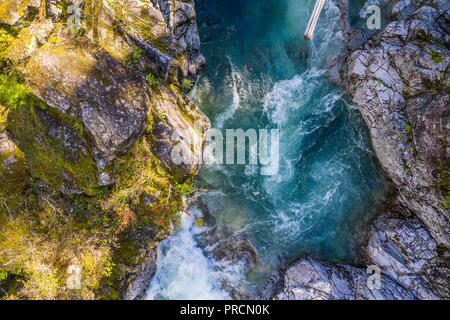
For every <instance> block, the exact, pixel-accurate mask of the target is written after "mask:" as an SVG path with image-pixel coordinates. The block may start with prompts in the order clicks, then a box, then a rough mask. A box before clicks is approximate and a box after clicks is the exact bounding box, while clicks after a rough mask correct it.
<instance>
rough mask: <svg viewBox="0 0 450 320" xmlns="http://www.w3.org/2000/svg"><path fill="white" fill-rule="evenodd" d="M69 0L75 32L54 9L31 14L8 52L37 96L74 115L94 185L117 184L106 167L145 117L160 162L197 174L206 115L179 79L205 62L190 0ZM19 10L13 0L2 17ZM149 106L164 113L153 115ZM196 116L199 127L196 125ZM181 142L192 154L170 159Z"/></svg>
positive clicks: (135, 136) (191, 76)
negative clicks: (49, 14) (76, 15)
mask: <svg viewBox="0 0 450 320" xmlns="http://www.w3.org/2000/svg"><path fill="white" fill-rule="evenodd" d="M18 2H20V1H18ZM38 3H39V1H38ZM69 4H70V5H71V6H78V7H79V8H80V10H81V9H82V10H83V11H82V12H83V14H84V16H83V18H84V19H83V20H82V23H80V29H81V31H78V30H75V31H74V29H72V30H71V29H69V28H66V27H62V26H61V23H60V22H62V21H54V20H55V19H52V18H49V19H47V20H46V21H44V22H38V21H33V22H32V23H31V25H29V26H28V27H26V28H24V29H22V31H21V32H20V33H19V34H18V36H17V39H16V40H15V41H14V42H13V43H12V45H11V46H10V47H9V49H8V57H9V58H10V59H11V60H12V61H13V63H14V64H15V65H17V68H18V69H20V70H21V72H23V75H24V78H25V84H26V85H27V87H30V88H31V89H32V90H33V94H34V95H36V96H37V97H38V98H40V99H41V100H43V101H44V102H45V103H46V104H47V105H48V106H49V107H50V108H52V109H55V110H57V111H58V112H60V113H61V114H62V115H63V116H68V117H70V118H73V119H74V121H75V123H76V125H77V126H78V127H77V128H79V129H81V130H83V132H85V134H86V138H87V139H86V141H85V143H84V144H85V145H84V148H85V149H86V150H87V149H92V150H93V153H94V155H95V157H94V158H95V159H94V160H95V162H96V164H97V167H98V172H97V179H98V185H99V186H105V185H110V184H112V183H114V181H115V180H114V178H113V177H112V176H113V172H111V170H110V169H109V167H108V166H109V165H110V164H111V163H112V162H113V160H114V159H116V158H117V157H120V155H122V154H123V153H125V152H126V151H127V150H128V149H129V148H130V147H131V146H132V145H133V144H134V143H135V142H136V140H137V139H138V138H139V137H140V136H141V135H142V134H143V132H144V130H145V129H146V128H148V127H149V126H150V127H152V126H153V128H154V129H155V131H154V138H155V140H156V142H155V144H154V149H153V150H154V152H155V153H156V155H157V156H158V157H159V158H160V159H161V161H163V163H164V165H165V167H166V169H169V170H170V169H173V171H174V173H176V174H177V175H180V176H187V175H190V174H195V173H196V172H197V171H198V169H199V163H201V161H198V159H200V158H201V150H202V147H203V142H204V136H205V134H206V132H207V131H208V130H209V121H208V119H207V118H206V117H205V116H204V115H203V113H202V112H201V111H200V110H199V109H197V108H196V107H195V106H194V105H193V104H192V103H191V102H190V101H189V98H187V96H186V95H185V93H184V92H183V89H182V88H180V87H183V85H182V80H183V79H193V80H195V79H196V77H197V74H198V73H199V72H200V71H201V70H202V69H203V67H204V59H203V56H202V55H201V53H200V51H199V46H200V42H199V37H198V33H197V26H196V21H195V11H194V7H193V6H194V4H193V2H180V1H174V2H170V3H169V2H165V1H159V2H158V3H157V2H154V3H151V2H145V3H144V2H141V1H134V0H127V1H121V0H118V1H113V2H109V3H108V2H106V1H87V2H86V1H85V2H83V1H73V2H71V3H69ZM33 5H35V3H33V2H30V4H29V5H28V7H29V6H33ZM50 6H51V7H54V5H53V4H51V5H50ZM11 8H15V6H13V7H11ZM24 12H25V11H24V10H23V9H20V8H19V7H17V9H16V11H15V14H9V15H8V16H15V15H18V18H17V19H15V21H16V22H17V21H18V20H19V19H20V14H22V15H23V14H24ZM71 12H75V11H74V10H73V9H72V11H71ZM11 23H12V22H11ZM78 33H80V34H84V36H79V34H78ZM148 75H150V76H151V77H152V78H153V79H157V78H158V77H161V80H162V81H169V80H171V81H172V83H173V84H175V85H178V86H179V88H177V87H175V86H174V85H172V86H171V87H170V88H169V87H167V86H166V85H164V84H163V83H162V82H160V83H159V84H158V83H156V84H152V85H150V84H149V83H148V81H147V76H148ZM44 113H45V111H44ZM152 114H154V115H156V117H158V116H159V115H161V117H160V119H156V120H157V121H155V118H156V117H152V116H151V115H152ZM149 119H150V120H149ZM149 121H152V122H154V124H153V123H149ZM158 121H159V122H158ZM195 121H198V122H199V123H200V125H201V128H202V129H201V132H198V130H197V131H196V130H194V128H193V126H194V122H195ZM43 124H44V126H45V123H43ZM66 126H69V127H70V125H68V124H66ZM161 127H163V129H161ZM65 143H66V142H65ZM178 144H182V145H183V146H185V147H184V148H183V150H184V151H185V153H186V152H187V153H188V154H187V155H185V157H186V158H187V159H189V160H192V161H190V162H188V161H185V163H181V164H179V163H174V161H173V159H172V158H171V154H172V149H173V148H174V147H175V146H176V145H178ZM191 145H192V146H194V147H193V148H191ZM84 153H85V155H87V154H86V152H84ZM175 162H176V161H175ZM71 184H74V183H71ZM62 189H64V191H68V190H72V191H75V189H80V188H62ZM81 189H83V188H81Z"/></svg>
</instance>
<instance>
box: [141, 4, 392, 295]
mask: <svg viewBox="0 0 450 320" xmlns="http://www.w3.org/2000/svg"><path fill="white" fill-rule="evenodd" d="M196 5H197V21H198V26H199V30H200V36H201V39H202V50H203V53H204V55H205V57H206V61H207V71H206V72H205V74H203V75H202V76H201V78H200V79H199V81H198V83H197V85H196V88H195V90H194V91H193V93H192V98H193V100H194V102H195V103H196V104H197V106H199V107H200V108H201V109H202V110H203V111H204V112H205V113H206V114H207V116H208V117H209V118H210V119H211V122H212V126H213V127H216V128H220V129H222V130H223V132H225V131H224V130H225V129H235V128H242V129H244V130H246V129H249V128H254V129H261V128H269V129H270V128H277V129H279V130H280V162H279V163H280V168H279V171H278V173H277V174H276V175H273V176H262V175H260V171H259V168H257V167H255V166H251V165H209V166H204V167H203V168H202V169H201V171H200V174H199V176H198V179H197V185H198V186H200V187H202V188H206V189H208V190H209V192H207V193H206V194H204V195H203V196H202V199H203V201H204V203H205V204H206V205H207V206H208V209H209V211H210V213H211V214H212V215H213V216H214V217H215V218H216V223H217V228H218V229H220V228H227V229H230V230H232V232H234V233H239V234H245V235H247V236H248V237H249V238H250V239H251V242H252V244H253V245H254V246H255V247H256V249H257V250H258V252H259V253H260V256H261V259H262V264H263V265H264V266H265V268H264V270H266V276H267V275H268V274H269V273H270V270H274V269H276V268H277V267H279V266H283V265H286V264H287V263H289V262H291V261H293V260H295V259H296V258H298V257H300V256H303V255H306V254H310V255H314V256H317V257H320V258H324V259H328V260H332V261H347V262H348V261H352V258H353V256H354V251H355V247H356V246H357V243H358V242H357V240H358V238H360V233H359V232H360V231H361V230H362V228H363V226H364V224H365V223H366V222H367V221H368V219H370V217H371V216H372V215H373V214H374V208H375V207H376V205H377V203H379V202H380V201H381V200H382V199H383V196H384V193H385V190H386V183H385V180H384V177H383V174H382V173H381V171H380V169H379V168H378V165H377V162H376V158H375V155H374V152H373V150H372V148H371V145H370V139H369V135H368V131H367V129H366V127H365V125H364V121H363V120H362V118H361V115H360V114H359V112H358V111H357V110H356V109H355V108H354V107H353V106H352V105H351V103H350V100H349V98H348V97H347V96H346V95H345V94H344V93H343V91H342V90H341V89H339V88H338V87H337V86H335V85H334V84H332V83H331V82H330V80H329V78H328V75H327V69H328V68H327V65H328V64H330V63H332V62H331V61H332V58H333V57H335V56H336V54H337V53H339V51H340V50H341V49H340V46H341V36H340V32H339V28H338V18H339V13H338V10H337V8H336V7H334V6H333V4H332V2H331V1H328V2H327V4H326V6H325V8H324V11H323V12H322V15H321V17H320V19H319V23H318V26H317V29H316V32H315V35H314V38H313V39H312V40H311V41H309V42H308V41H304V40H303V32H304V29H305V26H306V23H307V19H308V17H309V13H310V12H311V9H312V7H313V5H314V2H313V1H305V0H265V1H262V0H246V1H242V0H196ZM192 210H193V211H194V212H197V214H199V213H198V210H196V209H195V208H193V209H192ZM187 219H189V218H187V217H184V218H183V220H184V223H185V224H184V227H183V228H182V229H181V230H180V231H178V232H177V233H175V234H174V235H172V236H171V237H170V238H169V239H167V240H166V241H164V242H163V243H162V244H161V246H160V251H159V256H158V270H157V273H156V275H155V277H154V279H153V280H152V283H151V286H150V290H149V298H164V299H170V298H187V299H189V298H195V297H200V296H201V297H203V298H205V297H211V298H226V297H227V293H226V291H225V290H222V288H221V286H220V283H221V281H222V280H224V279H225V281H230V282H233V281H237V282H238V280H236V279H239V277H240V278H241V279H245V277H246V275H245V274H239V267H236V268H234V267H233V266H226V267H224V264H223V262H220V261H219V262H218V261H215V260H214V259H213V258H212V257H211V254H210V251H209V248H202V247H199V245H198V243H197V241H196V239H197V238H198V237H199V236H201V234H202V232H204V231H205V229H207V228H200V227H196V226H195V225H193V223H192V221H187ZM212 245H213V244H212ZM194 256H195V257H196V258H193V257H194ZM263 278H264V276H263ZM194 284H198V285H197V286H196V285H194ZM187 286H189V287H190V288H194V287H195V288H196V290H194V289H193V290H192V293H186V290H185V288H186V287H187ZM250 286H251V285H250ZM195 292H197V293H195ZM198 292H203V293H204V294H203V295H200V294H199V293H198Z"/></svg>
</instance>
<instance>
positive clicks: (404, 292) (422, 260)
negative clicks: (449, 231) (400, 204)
mask: <svg viewBox="0 0 450 320" xmlns="http://www.w3.org/2000/svg"><path fill="white" fill-rule="evenodd" d="M370 234H371V237H370V240H369V244H368V245H367V247H366V254H365V256H366V260H367V261H366V266H364V267H355V266H351V265H344V264H332V263H328V262H322V261H317V260H314V259H312V258H305V259H301V260H300V261H298V262H296V263H295V264H293V265H292V266H291V267H289V268H288V269H287V270H286V271H285V272H283V274H282V278H281V280H280V282H281V283H282V284H281V287H282V288H281V289H280V290H278V291H276V292H275V294H274V295H273V296H272V298H274V299H308V300H309V299H314V300H316V299H317V300H323V299H327V300H328V299H349V300H353V299H363V300H366V299H370V300H373V299H376V300H378V299H388V300H398V299H400V300H404V299H439V298H448V297H449V296H450V292H449V289H448V288H449V283H448V279H447V274H448V271H449V269H448V257H440V255H439V253H438V250H437V245H436V242H435V241H434V240H433V239H432V238H431V236H430V234H429V233H428V232H427V231H426V229H425V228H424V227H423V226H422V225H421V223H420V222H419V221H418V220H417V219H415V218H412V219H411V218H407V219H390V218H386V217H380V218H378V219H377V220H376V221H375V222H374V224H373V227H372V230H371V231H370ZM446 260H447V261H446ZM372 265H375V266H377V267H379V268H380V270H381V277H380V281H381V282H380V287H379V288H376V287H371V288H370V287H369V285H368V281H369V282H370V279H369V277H370V276H371V275H372V273H368V272H367V269H366V268H367V267H368V266H372Z"/></svg>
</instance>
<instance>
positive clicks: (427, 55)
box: [342, 1, 450, 247]
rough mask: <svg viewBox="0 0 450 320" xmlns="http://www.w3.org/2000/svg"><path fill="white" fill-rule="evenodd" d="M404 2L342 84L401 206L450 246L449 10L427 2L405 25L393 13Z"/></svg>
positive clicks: (358, 54) (358, 53) (355, 58)
mask: <svg viewBox="0 0 450 320" xmlns="http://www.w3.org/2000/svg"><path fill="white" fill-rule="evenodd" d="M403 3H404V2H403V1H402V2H399V3H398V4H397V5H395V6H394V9H393V15H394V17H399V18H400V20H397V21H393V22H391V23H390V24H389V25H387V26H386V27H385V28H384V29H383V30H382V31H381V32H380V33H379V34H376V35H374V36H373V37H372V38H371V39H370V40H368V41H366V42H365V43H364V44H363V45H362V46H361V47H360V48H359V49H357V50H355V51H354V52H353V53H352V54H351V55H350V57H349V58H348V60H347V62H346V64H345V67H344V70H342V79H343V86H344V88H345V89H346V90H347V91H348V92H349V94H350V95H351V96H352V97H353V102H354V103H355V105H356V107H357V108H358V109H359V110H360V111H361V114H362V116H363V118H364V120H365V121H366V123H367V126H368V128H369V131H370V134H371V138H372V144H373V147H374V150H375V152H376V154H377V156H378V158H379V160H380V163H381V166H382V167H383V169H384V170H385V171H386V173H387V174H388V175H389V177H390V178H391V179H392V181H393V182H394V184H395V185H396V186H397V189H398V190H399V194H400V197H399V200H400V201H401V203H402V204H403V205H404V206H405V207H407V208H409V209H410V210H411V211H413V212H414V213H415V214H416V215H417V216H418V217H419V218H420V219H421V220H422V221H423V223H425V225H427V227H428V229H429V230H430V232H431V234H432V235H433V237H434V238H435V239H436V240H437V241H438V242H439V243H441V244H443V245H445V246H446V247H449V246H450V238H449V237H450V224H449V219H450V215H449V211H448V208H447V207H446V205H445V197H446V196H448V192H449V190H448V174H449V172H448V167H449V151H448V147H447V143H448V129H449V126H450V124H449V109H448V105H449V103H450V101H449V100H450V98H449V95H448V85H449V84H448V83H449V74H448V72H447V70H448V66H449V63H450V55H449V51H448V49H447V48H446V47H445V45H444V44H445V43H448V40H449V35H448V33H447V32H446V31H447V30H446V29H445V25H446V24H447V25H448V20H446V19H448V18H449V17H448V5H446V4H444V3H443V2H436V4H435V5H434V7H433V6H430V5H433V3H432V2H430V3H429V5H422V6H420V7H419V8H418V9H416V10H415V11H413V12H412V14H411V15H410V16H408V18H407V19H405V20H403V19H401V17H400V15H398V14H396V13H397V9H398V7H399V5H401V4H403ZM412 5H413V4H410V6H412ZM446 6H447V8H446Z"/></svg>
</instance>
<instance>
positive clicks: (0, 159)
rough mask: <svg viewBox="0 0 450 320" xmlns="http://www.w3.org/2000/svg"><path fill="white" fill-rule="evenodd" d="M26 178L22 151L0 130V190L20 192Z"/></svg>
mask: <svg viewBox="0 0 450 320" xmlns="http://www.w3.org/2000/svg"><path fill="white" fill-rule="evenodd" d="M27 179H28V175H27V172H26V169H25V158H24V155H23V153H22V151H20V149H19V148H18V147H17V146H16V144H15V143H14V142H12V141H11V140H10V139H9V137H8V136H7V134H6V133H5V132H0V189H1V190H0V192H1V191H3V192H6V193H7V194H9V195H10V194H16V193H20V192H22V189H23V186H24V184H25V183H26V181H27Z"/></svg>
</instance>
